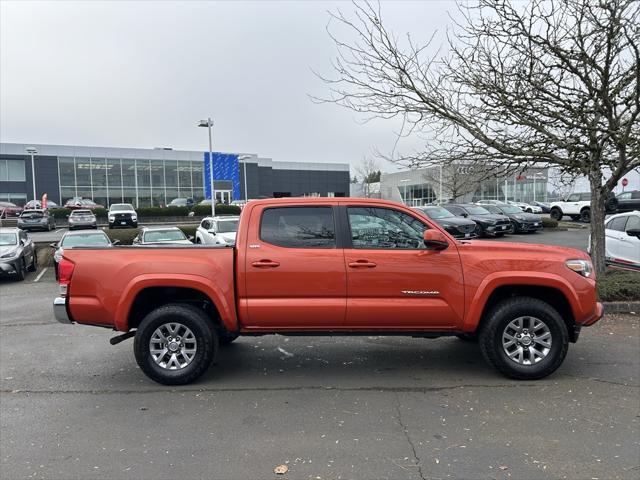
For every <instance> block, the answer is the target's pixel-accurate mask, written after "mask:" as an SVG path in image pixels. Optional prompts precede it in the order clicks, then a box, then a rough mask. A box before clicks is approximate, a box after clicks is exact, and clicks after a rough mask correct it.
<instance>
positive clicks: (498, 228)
mask: <svg viewBox="0 0 640 480" xmlns="http://www.w3.org/2000/svg"><path fill="white" fill-rule="evenodd" d="M444 208H446V209H447V210H449V211H450V212H451V213H453V214H454V215H457V216H459V217H464V218H469V219H471V220H473V221H474V222H476V224H477V227H476V234H477V235H478V236H479V237H481V236H482V237H485V236H488V235H493V236H496V237H501V236H503V235H504V234H505V233H509V231H510V230H511V220H509V217H506V216H505V215H498V214H495V213H491V212H489V211H488V210H487V209H486V208H484V207H481V206H479V205H467V204H462V205H461V204H448V205H444Z"/></svg>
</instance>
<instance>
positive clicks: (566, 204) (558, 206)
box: [549, 192, 618, 223]
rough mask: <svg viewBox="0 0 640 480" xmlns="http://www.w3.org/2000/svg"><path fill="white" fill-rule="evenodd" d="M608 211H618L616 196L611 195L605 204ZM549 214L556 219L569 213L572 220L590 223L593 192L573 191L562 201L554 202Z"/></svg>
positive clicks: (560, 218)
mask: <svg viewBox="0 0 640 480" xmlns="http://www.w3.org/2000/svg"><path fill="white" fill-rule="evenodd" d="M605 208H606V212H607V213H616V211H617V209H618V201H617V199H616V197H615V196H613V195H610V197H609V198H608V199H607V203H606V205H605ZM549 215H550V216H551V218H553V219H554V220H558V221H560V220H562V217H563V216H564V215H569V216H570V217H571V219H572V220H582V221H583V222H586V223H589V222H590V221H591V193H589V192H583V193H572V194H571V195H569V196H568V197H567V198H566V199H565V200H563V201H561V202H553V203H552V204H551V211H550V212H549Z"/></svg>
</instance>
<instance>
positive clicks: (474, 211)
mask: <svg viewBox="0 0 640 480" xmlns="http://www.w3.org/2000/svg"><path fill="white" fill-rule="evenodd" d="M464 209H465V210H466V211H467V213H469V214H470V215H489V211H488V210H487V209H486V208H483V207H478V206H477V205H469V206H468V207H464Z"/></svg>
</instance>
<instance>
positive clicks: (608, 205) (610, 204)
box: [604, 197, 618, 213]
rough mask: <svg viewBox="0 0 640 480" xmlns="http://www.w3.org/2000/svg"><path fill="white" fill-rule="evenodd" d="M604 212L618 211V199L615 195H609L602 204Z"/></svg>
mask: <svg viewBox="0 0 640 480" xmlns="http://www.w3.org/2000/svg"><path fill="white" fill-rule="evenodd" d="M604 209H605V212H606V213H616V212H617V211H618V199H617V198H616V197H610V198H608V199H607V201H606V202H605V204H604Z"/></svg>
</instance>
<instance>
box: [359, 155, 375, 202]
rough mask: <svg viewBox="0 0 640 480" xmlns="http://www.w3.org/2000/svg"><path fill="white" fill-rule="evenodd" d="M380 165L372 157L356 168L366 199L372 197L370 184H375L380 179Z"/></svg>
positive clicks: (365, 159)
mask: <svg viewBox="0 0 640 480" xmlns="http://www.w3.org/2000/svg"><path fill="white" fill-rule="evenodd" d="M379 172H380V165H379V164H378V161H377V160H376V159H374V158H371V157H364V158H363V159H362V160H361V161H360V163H359V164H358V165H357V166H356V173H357V174H358V175H359V176H360V177H361V179H362V191H363V192H364V196H365V197H367V198H368V197H370V196H371V188H370V184H371V183H375V182H374V180H375V179H376V177H378V180H377V181H380V179H379Z"/></svg>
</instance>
